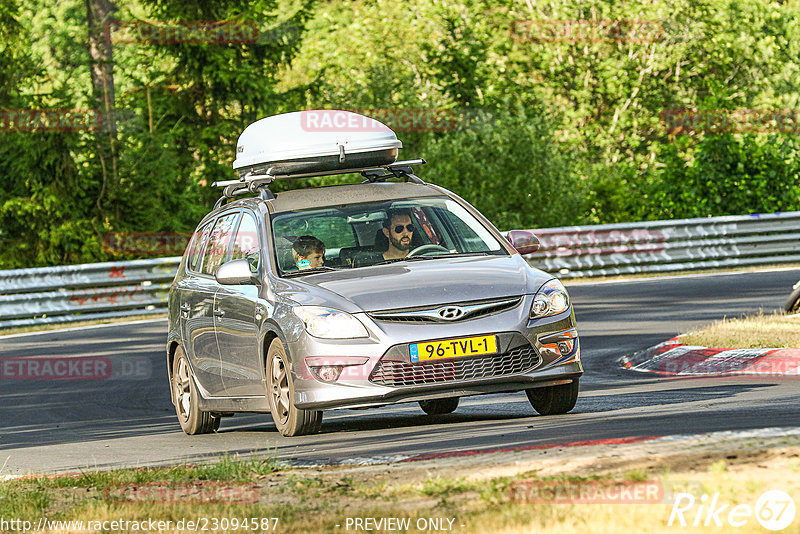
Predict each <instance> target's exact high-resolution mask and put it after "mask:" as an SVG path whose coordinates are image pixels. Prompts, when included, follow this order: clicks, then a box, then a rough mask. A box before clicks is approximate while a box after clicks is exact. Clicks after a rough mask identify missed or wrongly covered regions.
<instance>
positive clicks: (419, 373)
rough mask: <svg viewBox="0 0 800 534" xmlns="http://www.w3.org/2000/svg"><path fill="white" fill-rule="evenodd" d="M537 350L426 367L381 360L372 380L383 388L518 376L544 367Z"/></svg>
mask: <svg viewBox="0 0 800 534" xmlns="http://www.w3.org/2000/svg"><path fill="white" fill-rule="evenodd" d="M541 361H542V360H541V358H540V357H539V355H538V354H536V351H534V350H533V348H532V347H531V346H530V345H528V346H521V347H517V348H515V349H511V350H510V351H508V352H506V353H503V354H499V355H495V356H481V357H477V358H454V359H450V360H439V361H432V362H425V363H410V362H401V361H395V360H381V361H379V362H378V365H376V366H375V369H374V370H373V371H372V374H371V375H370V377H369V380H370V382H372V383H374V384H380V385H383V386H393V387H402V386H419V385H423V384H441V383H447V382H459V381H462V380H474V379H476V378H492V377H498V376H507V375H514V374H517V373H522V372H525V371H528V370H530V369H533V368H534V367H536V366H537V365H539V364H540V363H541Z"/></svg>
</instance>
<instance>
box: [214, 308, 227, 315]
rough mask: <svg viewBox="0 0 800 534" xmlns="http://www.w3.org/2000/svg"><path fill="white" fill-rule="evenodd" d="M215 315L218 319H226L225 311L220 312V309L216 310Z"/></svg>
mask: <svg viewBox="0 0 800 534" xmlns="http://www.w3.org/2000/svg"><path fill="white" fill-rule="evenodd" d="M214 315H215V316H216V317H224V316H225V312H224V311H222V310H220V309H215V310H214Z"/></svg>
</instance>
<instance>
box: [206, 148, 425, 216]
mask: <svg viewBox="0 0 800 534" xmlns="http://www.w3.org/2000/svg"><path fill="white" fill-rule="evenodd" d="M424 163H425V160H424V159H413V160H408V161H396V162H395V163H390V164H389V165H382V166H380V167H365V168H360V169H337V170H333V171H322V172H309V173H302V174H279V175H272V174H270V171H271V170H272V169H267V170H266V172H265V173H263V174H253V173H248V174H246V175H244V176H242V177H241V178H239V179H238V180H224V181H221V182H214V183H213V184H211V185H212V187H222V188H223V190H222V196H221V197H220V199H219V200H217V202H216V204H215V205H214V208H215V209H216V208H218V207H220V206H223V205H224V204H225V203H226V202H227V201H228V200H229V199H232V198H234V197H237V196H241V195H246V194H248V193H256V192H259V194H260V195H261V198H263V199H264V200H269V199H272V198H275V195H274V193H272V191H270V190H269V184H271V183H272V182H274V181H275V180H289V179H293V178H312V177H314V176H331V175H335V174H349V173H356V172H358V173H361V175H362V176H364V177H365V178H366V180H365V182H369V183H374V182H384V181H386V179H387V178H391V177H396V178H405V179H406V180H408V181H410V182H414V183H420V184H422V183H425V182H423V181H422V180H420V179H419V178H418V177H417V176H415V175H414V170H413V169H412V168H411V166H412V165H422V164H424Z"/></svg>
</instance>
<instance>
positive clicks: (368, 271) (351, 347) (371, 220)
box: [166, 169, 583, 436]
mask: <svg viewBox="0 0 800 534" xmlns="http://www.w3.org/2000/svg"><path fill="white" fill-rule="evenodd" d="M390 170H391V169H390ZM411 178H412V179H410V180H407V181H405V182H397V181H394V182H392V181H375V182H374V183H361V184H353V185H340V186H329V187H318V188H310V189H300V190H292V191H287V192H282V193H278V194H277V195H273V194H272V193H271V192H269V191H268V190H267V191H262V192H261V194H260V195H259V196H258V197H256V198H247V199H243V200H235V201H232V202H229V203H227V204H223V205H220V206H219V207H217V208H216V209H215V210H214V211H212V212H211V213H209V214H208V215H207V216H206V217H205V218H204V219H203V220H202V221H201V222H200V224H199V226H198V227H197V230H196V232H195V233H194V236H193V237H192V239H191V242H190V244H189V246H188V248H187V251H186V253H185V254H184V256H183V260H182V261H181V264H180V267H179V269H178V272H177V275H176V277H175V280H174V282H173V284H172V286H171V289H170V295H169V336H168V340H167V346H166V349H167V369H168V372H169V376H170V384H171V389H172V401H173V403H174V405H175V407H176V412H177V415H178V419H179V421H180V424H181V427H182V428H183V430H184V431H185V432H186V433H187V434H200V433H208V432H212V431H215V430H216V429H217V428H219V424H220V420H221V418H222V417H225V416H230V415H233V414H234V413H236V412H261V413H266V412H270V413H271V414H272V418H273V420H274V422H275V425H276V427H277V429H278V431H279V432H280V433H281V434H283V435H285V436H295V435H302V434H309V433H314V432H317V431H318V430H319V429H320V427H321V424H322V412H323V410H329V409H336V408H363V407H373V406H381V405H387V404H395V403H401V402H418V403H419V405H420V407H421V408H422V410H424V411H425V412H426V413H427V414H431V415H434V414H446V413H450V412H452V411H454V410H455V409H456V408H457V406H458V403H459V398H461V397H465V396H468V395H479V394H485V393H507V392H517V391H525V393H526V394H527V397H528V399H529V400H530V403H531V405H532V406H533V408H534V409H535V410H536V411H537V412H538V413H540V414H542V415H549V414H560V413H565V412H568V411H569V410H571V409H572V408H573V407H574V405H575V402H576V399H577V397H578V379H579V377H580V376H581V375H582V373H583V368H582V366H581V361H580V348H579V343H578V334H577V331H576V328H575V317H574V313H573V309H572V305H571V303H570V300H569V297H568V295H567V291H566V290H565V289H564V286H563V285H562V284H561V282H559V281H558V280H557V279H555V278H554V277H553V276H551V275H549V274H546V273H544V272H542V271H539V270H537V269H534V268H532V267H530V266H529V265H528V263H527V262H526V261H525V259H524V258H523V257H522V255H521V254H520V252H522V253H529V252H531V251H533V250H535V248H536V246H537V245H538V241H536V238H535V236H533V235H532V234H530V233H529V232H525V231H511V232H509V233H508V236H504V235H503V234H501V233H500V232H499V231H498V230H497V229H496V228H495V227H494V226H493V225H492V224H491V223H490V222H489V221H488V220H487V219H486V218H484V217H483V216H482V215H481V214H480V213H479V212H478V211H477V210H476V209H475V208H474V207H472V206H471V205H470V204H469V203H467V202H466V201H464V200H463V199H461V198H460V197H458V196H457V195H455V194H453V193H451V192H449V191H447V190H445V189H443V188H441V187H438V186H436V185H432V184H429V183H424V182H422V180H420V179H418V178H417V177H415V176H413V175H412V176H411Z"/></svg>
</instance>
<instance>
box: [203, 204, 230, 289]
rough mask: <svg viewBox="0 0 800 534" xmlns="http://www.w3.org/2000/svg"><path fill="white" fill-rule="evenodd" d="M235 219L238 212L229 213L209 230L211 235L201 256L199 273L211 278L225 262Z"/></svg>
mask: <svg viewBox="0 0 800 534" xmlns="http://www.w3.org/2000/svg"><path fill="white" fill-rule="evenodd" d="M237 217H239V212H236V213H230V214H228V215H225V216H223V217H220V218H219V219H217V224H215V225H214V229H213V230H211V235H210V236H209V239H208V244H207V245H206V249H205V253H204V254H203V266H202V268H201V270H200V272H201V273H203V274H210V275H212V276H213V275H214V274H215V273H216V272H217V269H219V266H220V265H222V264H223V263H225V261H227V257H228V249H229V248H230V247H229V245H230V243H231V237H232V236H233V228H234V225H235V224H236V218H237Z"/></svg>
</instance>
